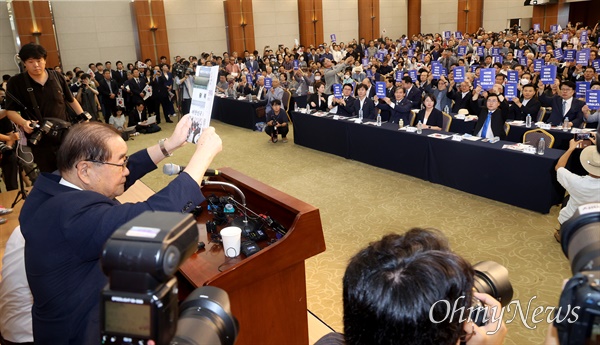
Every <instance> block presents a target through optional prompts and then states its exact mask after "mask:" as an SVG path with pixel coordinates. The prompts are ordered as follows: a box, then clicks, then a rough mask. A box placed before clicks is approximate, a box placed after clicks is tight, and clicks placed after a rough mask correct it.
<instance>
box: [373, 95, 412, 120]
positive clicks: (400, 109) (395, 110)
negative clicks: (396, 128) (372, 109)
mask: <svg viewBox="0 0 600 345" xmlns="http://www.w3.org/2000/svg"><path fill="white" fill-rule="evenodd" d="M392 105H393V107H392V106H390V105H388V104H387V103H385V102H382V101H379V103H377V108H379V109H381V111H382V112H384V111H388V112H390V120H389V121H390V122H391V123H398V122H400V119H402V121H404V124H405V125H407V126H408V125H410V122H409V119H410V111H411V110H410V109H411V107H412V103H411V102H410V101H409V100H408V98H406V97H404V98H403V99H402V100H400V102H398V101H392ZM382 120H383V117H382Z"/></svg>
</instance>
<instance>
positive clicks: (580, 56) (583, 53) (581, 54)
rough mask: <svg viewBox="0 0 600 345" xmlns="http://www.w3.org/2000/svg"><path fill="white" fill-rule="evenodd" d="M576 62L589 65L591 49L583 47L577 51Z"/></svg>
mask: <svg viewBox="0 0 600 345" xmlns="http://www.w3.org/2000/svg"><path fill="white" fill-rule="evenodd" d="M575 56H576V58H575V59H576V63H577V64H578V65H582V66H587V64H588V61H589V60H590V50H589V49H581V50H578V51H577V53H576V55H575Z"/></svg>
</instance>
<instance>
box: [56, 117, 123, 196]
mask: <svg viewBox="0 0 600 345" xmlns="http://www.w3.org/2000/svg"><path fill="white" fill-rule="evenodd" d="M127 160H128V158H127V144H126V143H125V141H124V140H123V139H122V138H121V134H120V133H119V132H118V131H117V130H116V129H115V128H114V127H112V126H110V125H107V124H104V123H99V122H85V123H81V124H77V125H75V126H73V127H71V129H70V130H69V133H68V134H67V136H66V137H65V139H64V141H63V143H62V144H61V146H60V148H59V150H58V154H57V166H58V170H59V171H60V174H61V176H62V177H63V178H64V179H65V180H67V181H69V182H71V183H73V184H75V185H77V186H78V187H80V188H81V189H83V190H89V191H94V192H97V193H100V194H102V195H104V196H106V197H108V198H110V199H113V198H115V197H117V196H119V195H121V194H123V192H124V190H125V178H126V177H127V175H129V169H127Z"/></svg>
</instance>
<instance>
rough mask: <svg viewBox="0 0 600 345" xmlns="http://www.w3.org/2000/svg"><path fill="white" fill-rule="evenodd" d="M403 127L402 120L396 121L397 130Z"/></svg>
mask: <svg viewBox="0 0 600 345" xmlns="http://www.w3.org/2000/svg"><path fill="white" fill-rule="evenodd" d="M402 127H404V120H402V119H400V121H398V129H400V128H402Z"/></svg>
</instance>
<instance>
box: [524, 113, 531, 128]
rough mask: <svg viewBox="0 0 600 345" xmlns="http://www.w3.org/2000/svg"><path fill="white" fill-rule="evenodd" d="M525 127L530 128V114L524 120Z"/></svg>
mask: <svg viewBox="0 0 600 345" xmlns="http://www.w3.org/2000/svg"><path fill="white" fill-rule="evenodd" d="M525 127H527V128H531V115H530V114H527V117H526V118H525Z"/></svg>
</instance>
